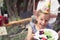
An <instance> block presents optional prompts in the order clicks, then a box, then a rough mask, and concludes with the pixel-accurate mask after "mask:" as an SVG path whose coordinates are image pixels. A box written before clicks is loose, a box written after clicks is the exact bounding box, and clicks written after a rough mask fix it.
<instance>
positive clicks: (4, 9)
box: [0, 0, 60, 40]
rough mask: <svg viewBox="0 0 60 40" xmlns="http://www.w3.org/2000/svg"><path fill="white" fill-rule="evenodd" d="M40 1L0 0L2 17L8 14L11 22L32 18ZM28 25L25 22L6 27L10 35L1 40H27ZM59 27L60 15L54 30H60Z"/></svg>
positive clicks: (1, 37)
mask: <svg viewBox="0 0 60 40" xmlns="http://www.w3.org/2000/svg"><path fill="white" fill-rule="evenodd" d="M38 1H39V0H0V15H2V16H4V14H7V15H8V20H9V22H11V21H18V20H22V19H26V18H30V17H31V15H33V10H35V9H36V7H37V3H38ZM59 1H60V0H59ZM59 3H60V2H59ZM59 11H60V8H59ZM28 23H29V22H25V23H24V22H23V23H18V24H12V25H9V26H5V27H6V30H7V32H8V35H4V36H0V40H25V37H26V35H27V29H26V25H27V24H28ZM59 26H60V13H59V14H58V17H57V20H56V22H55V23H54V30H57V29H58V28H60V27H59ZM59 30H60V29H59Z"/></svg>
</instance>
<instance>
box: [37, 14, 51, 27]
mask: <svg viewBox="0 0 60 40" xmlns="http://www.w3.org/2000/svg"><path fill="white" fill-rule="evenodd" d="M49 19H50V16H49V14H44V13H41V14H39V16H38V17H37V23H38V25H39V27H42V28H44V27H46V26H47V24H48V21H49Z"/></svg>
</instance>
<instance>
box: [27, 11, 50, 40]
mask: <svg viewBox="0 0 60 40" xmlns="http://www.w3.org/2000/svg"><path fill="white" fill-rule="evenodd" d="M49 20H50V14H49V13H44V12H42V11H41V10H39V11H38V15H37V17H36V23H35V24H32V25H34V26H33V27H32V26H30V25H29V26H28V34H27V40H33V39H34V38H33V36H34V34H35V33H36V32H37V31H38V30H40V29H45V28H46V26H47V25H48V21H49Z"/></svg>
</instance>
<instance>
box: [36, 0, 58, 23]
mask: <svg viewBox="0 0 60 40" xmlns="http://www.w3.org/2000/svg"><path fill="white" fill-rule="evenodd" d="M47 2H49V0H44V1H39V2H38V5H37V9H36V10H37V11H38V10H40V9H43V7H44V6H45V5H46V4H47ZM58 8H59V3H58V0H51V7H50V13H52V14H54V15H58ZM55 21H56V18H51V19H50V21H49V23H50V24H52V23H54V22H55Z"/></svg>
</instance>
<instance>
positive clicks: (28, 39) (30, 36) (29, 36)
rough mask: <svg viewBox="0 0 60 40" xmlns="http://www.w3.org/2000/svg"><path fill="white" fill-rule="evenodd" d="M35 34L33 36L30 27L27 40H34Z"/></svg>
mask: <svg viewBox="0 0 60 40" xmlns="http://www.w3.org/2000/svg"><path fill="white" fill-rule="evenodd" d="M33 36H34V34H32V28H31V27H30V26H28V34H27V40H32V38H33Z"/></svg>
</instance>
